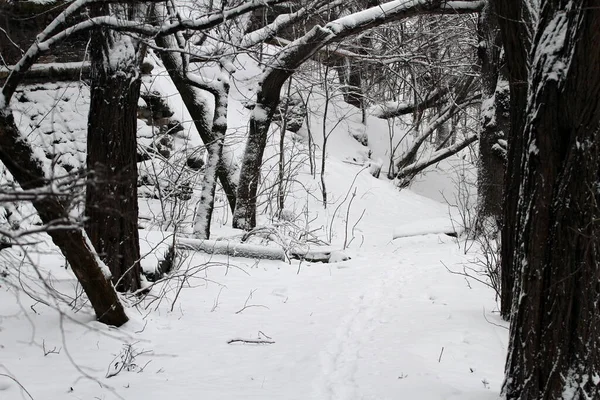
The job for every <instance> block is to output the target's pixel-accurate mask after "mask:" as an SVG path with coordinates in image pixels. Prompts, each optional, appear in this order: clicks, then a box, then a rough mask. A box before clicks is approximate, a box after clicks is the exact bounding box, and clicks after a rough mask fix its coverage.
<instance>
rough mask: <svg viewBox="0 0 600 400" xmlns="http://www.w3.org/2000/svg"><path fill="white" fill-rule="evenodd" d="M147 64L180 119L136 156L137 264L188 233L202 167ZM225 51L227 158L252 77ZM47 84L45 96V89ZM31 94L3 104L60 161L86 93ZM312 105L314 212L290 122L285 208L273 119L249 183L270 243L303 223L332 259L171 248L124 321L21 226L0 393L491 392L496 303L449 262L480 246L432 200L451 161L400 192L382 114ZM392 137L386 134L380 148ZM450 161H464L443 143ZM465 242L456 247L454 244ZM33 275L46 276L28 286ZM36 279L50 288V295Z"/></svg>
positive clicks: (497, 341)
mask: <svg viewBox="0 0 600 400" xmlns="http://www.w3.org/2000/svg"><path fill="white" fill-rule="evenodd" d="M155 62H156V65H155V69H154V71H153V74H154V75H153V76H151V77H145V78H144V83H145V85H147V86H146V89H145V90H146V91H148V92H152V91H157V92H158V93H159V94H160V95H161V96H163V97H164V98H165V99H166V100H165V101H166V103H167V104H168V105H169V107H170V109H171V111H172V112H173V115H172V116H171V117H170V118H171V119H172V120H175V121H177V122H178V123H180V124H181V127H182V128H183V129H181V130H180V129H179V128H178V133H177V134H176V135H174V136H173V143H174V144H172V151H171V153H169V155H168V157H167V156H165V155H164V154H162V153H160V151H158V150H157V151H156V152H155V151H154V150H152V151H149V152H148V154H149V155H148V159H146V160H144V161H141V162H140V163H139V164H138V165H139V167H140V174H141V175H142V176H146V178H144V179H147V182H145V184H146V186H147V188H146V190H145V191H144V190H142V191H141V192H142V194H143V195H144V197H143V198H140V225H141V228H142V229H141V230H140V237H141V242H142V243H141V245H142V249H141V250H142V254H143V257H144V258H143V260H142V265H143V267H144V269H145V270H146V271H151V270H153V269H154V268H155V267H156V265H157V264H158V262H159V260H162V259H163V258H164V255H165V253H166V251H167V249H168V247H169V245H171V244H172V242H173V235H174V234H176V235H182V236H185V235H187V234H189V233H190V232H191V228H192V217H193V211H194V207H195V202H196V201H197V199H198V196H199V190H200V188H199V187H198V184H199V182H200V179H199V176H200V174H201V172H198V171H195V170H192V169H189V168H187V167H185V163H186V162H187V160H188V159H189V157H190V155H192V154H196V153H198V154H202V149H201V148H200V147H199V146H200V143H201V142H200V140H199V138H198V134H197V132H196V131H195V128H194V126H193V124H191V123H190V116H189V113H187V110H185V107H184V106H183V105H182V103H181V101H180V98H178V95H177V94H176V93H175V92H176V91H175V90H174V88H173V86H172V84H171V83H170V81H169V80H168V79H167V78H166V76H165V74H164V70H162V69H161V66H160V63H158V62H157V61H155ZM238 63H239V65H237V67H238V72H237V73H236V75H235V84H234V85H232V90H231V93H230V106H229V121H228V125H229V131H228V137H229V139H228V140H229V142H228V143H227V145H228V149H227V151H229V152H230V154H231V159H232V160H236V159H239V157H240V155H241V151H242V150H243V144H244V140H243V134H244V132H245V130H246V126H247V124H248V118H249V113H250V111H249V110H248V109H247V107H246V105H247V102H248V101H249V99H251V98H252V93H253V90H255V86H256V76H257V75H258V72H259V69H258V67H257V66H256V64H253V63H252V62H251V61H250V60H249V59H245V58H244V57H243V56H242V57H240V60H238ZM208 72H209V71H208ZM303 84H304V83H303V82H302V81H300V80H299V81H298V82H297V89H296V90H297V92H299V93H303V92H302V86H303ZM52 91H54V93H55V94H56V93H58V94H57V95H56V96H58V97H56V96H55V97H51V93H52ZM38 92H39V91H38ZM38 92H36V91H33V90H31V91H29V92H28V93H24V94H23V95H24V96H25V95H27V96H28V98H29V102H27V101H23V102H22V103H21V104H22V106H21V108H19V113H21V114H20V115H21V120H20V124H21V128H22V129H23V130H27V129H29V130H30V131H31V132H32V134H34V135H37V137H38V138H39V140H38V141H36V143H38V142H39V144H40V148H42V147H43V148H45V149H49V148H51V149H53V151H55V152H57V153H60V154H61V156H60V157H62V158H61V160H64V161H61V162H59V163H58V164H60V165H63V166H64V165H72V166H73V167H79V166H81V165H82V164H83V162H84V160H85V154H84V152H85V145H84V139H85V131H84V129H85V115H86V114H87V107H88V102H89V100H87V99H88V98H89V94H87V92H86V88H85V87H78V88H64V89H62V88H55V87H46V88H45V91H41V92H39V93H38ZM61 93H62V94H61ZM44 96H45V97H44ZM46 97H47V98H46ZM32 104H37V105H36V106H35V107H33V105H32ZM56 104H58V105H59V106H60V105H61V104H63V106H60V107H56V106H55V105H56ZM324 104H325V100H324V93H323V91H322V90H321V89H316V90H315V91H314V93H313V94H312V99H311V100H309V102H308V109H309V110H310V112H309V121H311V123H310V125H309V127H310V130H311V131H312V133H313V135H314V137H315V144H316V161H317V162H318V163H319V165H320V162H321V157H322V151H321V149H322V143H323V140H322V134H323V132H325V133H326V134H327V135H328V136H329V140H328V144H327V150H326V159H325V165H326V173H325V178H324V179H325V182H326V188H327V193H328V198H329V201H328V204H327V207H326V208H324V207H323V204H322V195H321V181H320V177H319V174H318V173H316V174H315V175H314V176H313V174H311V171H310V166H309V152H308V143H307V136H308V131H307V126H306V124H304V125H303V126H302V128H301V129H300V130H299V131H298V133H292V132H287V133H286V138H285V149H286V158H287V160H288V163H287V168H286V174H287V175H286V177H287V181H288V186H287V187H286V198H285V209H286V213H285V218H283V217H282V218H280V219H278V218H276V216H275V213H274V210H275V208H276V199H275V197H276V196H275V195H274V194H273V193H274V189H273V188H272V185H274V184H275V182H276V176H275V173H276V165H277V158H276V154H277V151H278V148H279V137H280V136H279V134H280V133H279V128H278V126H277V125H276V124H274V125H273V127H272V135H271V136H270V138H269V144H268V148H267V153H266V155H265V160H266V161H265V165H264V167H263V177H262V181H261V189H260V190H259V192H260V193H261V195H260V201H259V209H258V212H259V225H262V226H267V227H269V229H271V232H275V236H277V235H280V236H281V237H284V239H283V240H284V241H285V240H288V239H286V238H290V237H293V238H298V237H299V236H301V235H305V236H310V237H312V238H313V239H314V242H315V243H316V242H327V243H328V244H329V245H330V246H331V248H333V249H334V250H335V251H336V252H337V253H336V254H337V255H338V256H339V259H338V260H336V259H334V260H332V261H339V262H331V263H327V264H325V263H311V262H307V261H298V260H290V261H289V262H281V261H267V260H254V259H244V258H231V257H227V256H222V255H207V254H204V253H200V252H191V251H180V252H179V253H178V254H177V255H176V258H175V264H176V270H175V271H174V272H173V273H172V276H171V277H170V278H169V279H166V280H163V281H159V282H157V283H154V284H150V283H148V285H150V292H149V294H148V295H147V296H145V297H135V296H128V297H124V301H125V303H126V304H127V305H128V308H127V312H128V315H129V316H130V318H131V321H130V322H128V323H127V324H126V325H125V326H123V327H122V328H119V329H111V328H108V327H106V326H105V325H102V324H100V323H97V322H95V321H94V318H93V314H92V313H91V311H90V309H89V306H88V305H87V304H85V303H84V302H83V301H82V299H81V297H80V295H81V289H80V288H79V287H78V285H77V283H76V280H75V278H74V276H73V275H72V274H71V272H70V270H67V269H65V267H64V260H63V259H62V258H61V257H60V256H59V254H58V251H57V249H56V248H54V247H53V246H51V245H50V244H49V243H48V242H49V241H48V238H47V237H45V236H41V235H40V236H35V241H41V243H32V244H31V245H29V246H26V247H25V248H24V249H11V250H9V251H6V250H4V251H2V252H0V257H2V258H3V259H4V262H3V265H12V266H16V265H18V266H19V268H18V271H19V274H17V273H16V271H17V268H15V267H12V268H7V269H6V270H5V271H3V270H1V269H0V304H2V308H1V309H0V398H1V399H9V400H13V399H15V400H17V399H28V398H31V399H36V400H37V399H46V400H54V399H57V400H58V399H93V398H100V399H107V400H108V399H127V400H141V399H162V398H165V397H169V398H171V399H194V398H202V399H223V400H225V399H227V400H230V399H231V400H233V399H247V398H252V399H285V400H287V399H315V400H321V399H336V400H342V399H346V400H353V399H373V400H374V399H424V400H429V399H431V400H437V399H455V400H459V399H460V400H470V399H472V400H476V399H477V400H480V399H493V398H496V396H497V394H498V392H499V390H500V385H501V383H502V379H503V366H504V355H505V351H506V345H507V329H506V323H504V322H503V321H502V320H501V319H500V318H499V317H498V315H497V313H496V312H495V311H496V309H497V305H496V302H495V298H494V296H495V294H494V292H493V291H492V290H491V289H489V288H488V287H487V286H485V285H482V284H481V283H479V282H477V281H476V280H474V279H469V278H465V277H464V276H461V275H457V274H452V273H451V272H450V271H449V270H448V269H450V270H453V271H459V272H460V271H463V268H464V267H465V266H467V267H469V266H472V267H474V268H476V266H475V264H474V263H473V262H474V261H473V260H474V259H476V258H477V251H478V249H477V245H476V244H465V243H464V241H463V240H464V239H460V240H459V239H457V238H454V237H450V236H448V235H446V234H445V233H454V232H456V231H459V232H460V229H461V221H460V217H459V216H458V214H460V213H457V212H456V210H449V208H448V205H447V204H445V203H444V202H443V197H447V198H449V199H453V198H456V196H459V195H460V194H459V193H458V192H457V189H456V187H455V185H454V183H453V182H452V180H450V179H447V178H448V176H451V175H452V174H454V173H455V171H452V172H443V173H436V172H432V173H429V174H426V175H424V176H423V177H421V178H419V180H418V181H417V182H416V183H415V185H414V189H415V191H412V190H410V189H403V190H401V191H400V190H399V189H398V188H396V187H395V186H394V184H393V182H391V181H388V180H387V179H386V178H385V177H384V176H385V171H386V168H387V165H388V164H387V163H388V162H389V161H388V159H389V155H388V154H387V153H386V151H387V149H388V148H389V141H390V139H389V136H388V135H389V131H388V128H389V127H388V124H387V122H386V121H385V120H380V119H377V118H374V117H371V116H369V117H368V118H367V124H366V125H363V124H362V123H361V115H360V112H357V111H356V110H355V109H354V108H353V107H352V106H349V105H347V104H346V103H344V102H343V101H342V99H341V98H340V97H339V96H338V97H333V98H332V99H331V101H330V103H329V107H330V108H329V114H328V116H327V118H325V121H326V122H325V124H324V122H323V121H324V118H323V113H324ZM27 106H29V108H28V107H27ZM61 107H62V108H61ZM32 109H35V114H38V115H45V118H44V121H54V122H53V123H54V125H49V122H46V123H45V124H46V125H48V126H51V127H52V126H53V127H58V128H56V129H58V130H61V129H64V131H69V132H72V135H73V137H74V138H73V139H69V141H70V142H72V143H71V144H70V145H69V146H71V147H69V149H67V150H65V149H64V148H63V146H66V145H63V141H62V139H61V138H62V137H63V135H61V134H60V133H58V134H56V135H55V137H58V139H57V140H50V142H51V143H50V142H48V141H47V140H45V139H43V138H45V137H46V136H44V135H47V136H48V137H49V133H50V132H53V133H56V132H54V131H52V129H51V128H48V129H47V130H48V132H46V131H44V130H43V129H42V130H40V129H38V128H39V126H40V124H37V125H36V122H35V119H34V118H33V117H32V115H33V114H32V113H31V111H30V110H32ZM75 112H76V113H75ZM41 125H43V124H41ZM46 125H43V126H46ZM323 125H325V127H324V126H323ZM138 126H139V128H140V137H141V138H145V139H144V140H141V144H143V145H144V146H146V148H147V149H154V148H153V147H152V146H153V145H154V146H156V135H160V134H163V133H164V132H163V133H161V132H158V131H157V130H156V129H155V127H152V126H148V124H147V123H146V122H145V121H144V120H143V119H140V120H139V121H138ZM401 128H402V126H401V125H399V126H398V127H397V129H401ZM357 133H358V134H359V135H358V136H360V134H362V135H364V134H366V136H367V137H368V144H369V146H368V147H366V146H364V145H363V144H361V143H359V142H358V141H357V140H356V139H355V138H354V137H353V136H357ZM82 135H83V136H82ZM401 136H402V135H397V136H396V137H395V139H393V140H396V142H393V141H392V143H393V145H394V146H395V145H396V144H397V141H398V140H399V138H400V137H401ZM36 140H37V139H36ZM402 146H408V143H403V144H402ZM73 148H75V149H76V150H77V151H71V150H70V149H73ZM155 148H158V147H155ZM46 153H47V154H50V152H49V150H47V151H46ZM46 158H47V159H49V160H50V159H51V158H52V157H50V156H48V157H46ZM168 160H171V161H172V163H169V162H167V161H168ZM370 161H373V162H380V163H382V164H383V173H382V175H381V178H380V179H377V178H375V177H373V176H372V175H371V174H370V173H369V167H368V166H369V162H370ZM448 163H454V164H453V165H455V166H456V165H459V166H462V167H464V165H465V163H463V162H462V159H461V158H460V157H458V156H457V157H455V158H454V159H453V160H451V161H448ZM73 164H77V165H73ZM173 165H175V167H173ZM444 165H445V164H442V165H440V169H441V170H445V169H446V167H445V166H444ZM62 168H64V167H62ZM67 168H69V167H67ZM464 168H466V169H467V170H469V167H468V166H466V167H464ZM444 177H446V178H444ZM174 182H175V183H176V185H175V183H174ZM183 182H187V183H186V185H187V186H186V187H188V188H191V194H190V197H177V196H175V197H176V198H177V199H178V200H176V201H175V200H174V198H175V197H173V198H169V199H163V198H162V197H160V196H158V195H156V193H155V190H159V191H160V190H167V188H169V187H171V186H170V185H171V184H173V185H175V186H177V188H179V189H181V187H182V186H181V183H183ZM184 186H185V185H184ZM156 188H158V189H156ZM419 193H421V194H425V195H426V196H428V197H425V196H423V195H421V194H419ZM441 193H443V196H442V194H441ZM215 212H216V215H215V216H214V218H213V229H212V232H213V237H214V238H219V237H221V238H222V237H235V236H236V235H237V236H239V235H240V234H241V233H242V232H240V231H237V230H233V229H232V228H231V213H230V211H229V209H228V207H227V204H226V200H225V199H224V195H223V194H222V193H219V194H218V195H217V207H216V210H215ZM450 214H452V215H454V220H451V218H450V216H449V215H450ZM268 237H270V238H272V236H268ZM395 237H396V239H394V238H395ZM256 240H258V241H260V240H262V239H261V238H256ZM465 248H469V249H470V251H469V252H468V253H466V254H465V251H464V250H465ZM25 250H27V251H26V252H25ZM347 258H349V259H347ZM343 259H345V261H341V260H343ZM0 268H3V267H0ZM39 277H44V278H45V279H46V281H47V282H48V284H49V286H48V287H45V286H42V284H41V283H40V279H39ZM48 292H50V293H52V294H53V295H54V296H56V297H59V298H62V299H63V300H66V301H65V302H58V301H56V300H55V298H54V297H52V296H49V295H48ZM57 309H58V310H60V311H61V312H60V313H59V312H57Z"/></svg>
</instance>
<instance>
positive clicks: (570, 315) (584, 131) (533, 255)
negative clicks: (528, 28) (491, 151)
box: [503, 0, 600, 400]
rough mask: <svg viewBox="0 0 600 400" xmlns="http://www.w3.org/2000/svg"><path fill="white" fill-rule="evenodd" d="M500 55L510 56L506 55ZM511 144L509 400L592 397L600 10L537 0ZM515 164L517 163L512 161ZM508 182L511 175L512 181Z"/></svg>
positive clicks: (582, 1) (596, 357) (596, 327)
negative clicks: (515, 155) (517, 131)
mask: <svg viewBox="0 0 600 400" xmlns="http://www.w3.org/2000/svg"><path fill="white" fill-rule="evenodd" d="M507 55H508V54H507ZM530 60H531V61H530V65H531V69H530V74H529V82H530V88H529V92H528V93H529V96H528V104H527V109H526V114H525V115H526V116H525V121H524V129H523V131H522V136H523V141H522V145H521V146H520V147H518V148H517V147H516V146H515V145H514V144H512V146H513V151H519V152H520V154H521V157H520V159H521V160H522V164H521V165H520V177H521V181H520V186H519V188H520V193H521V196H520V197H519V200H518V203H517V210H516V211H517V212H516V215H515V216H514V217H513V218H515V219H517V220H518V221H519V223H518V226H519V227H520V230H519V231H518V232H515V231H513V234H514V235H515V237H516V240H515V242H514V245H515V247H514V248H513V254H514V256H513V265H512V267H513V269H514V270H515V271H518V273H517V275H516V276H517V279H518V280H519V283H518V284H517V285H515V291H514V292H513V296H514V299H515V300H514V302H513V310H512V320H511V327H510V343H509V353H508V358H507V364H506V380H505V383H504V387H503V395H504V396H505V398H506V399H508V400H533V399H536V400H554V399H559V398H560V399H563V400H576V399H600V385H599V384H598V381H599V380H600V376H599V372H600V313H599V312H598V304H599V302H600V286H599V285H600V284H599V282H600V264H599V263H600V210H599V208H598V204H599V201H600V193H599V190H598V179H599V171H600V147H599V146H600V143H599V140H600V131H599V126H600V8H598V7H597V4H596V2H595V1H593V0H570V1H568V0H546V1H542V5H541V12H540V15H539V22H538V24H537V32H536V34H535V36H534V42H533V48H532V51H531V59H530ZM514 167H515V168H517V166H514ZM512 183H513V184H514V182H512Z"/></svg>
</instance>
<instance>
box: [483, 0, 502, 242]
mask: <svg viewBox="0 0 600 400" xmlns="http://www.w3.org/2000/svg"><path fill="white" fill-rule="evenodd" d="M496 18H497V16H496V10H495V9H494V3H493V2H488V3H487V4H486V6H485V8H484V9H483V10H482V12H481V13H480V16H479V27H478V28H479V29H478V30H479V43H480V45H479V49H478V55H479V63H480V67H481V80H482V92H483V97H484V98H483V102H482V107H481V114H482V117H481V132H480V134H479V161H478V168H477V173H478V177H477V194H478V196H477V198H478V204H477V208H478V209H477V215H478V227H477V228H478V230H482V229H483V228H484V225H485V222H486V221H487V220H489V219H491V220H492V221H493V222H494V223H495V224H496V227H497V228H500V226H501V221H502V192H503V186H504V171H505V169H506V166H505V161H506V154H505V146H503V145H502V143H501V142H500V141H501V140H506V134H508V128H509V121H508V107H509V104H508V101H509V93H508V90H509V88H508V81H507V80H506V78H505V77H504V76H503V74H502V71H501V69H502V67H501V64H502V63H501V61H502V60H501V58H500V57H501V56H500V55H501V50H502V40H501V37H500V30H499V28H498V22H497V20H496ZM481 233H483V232H481Z"/></svg>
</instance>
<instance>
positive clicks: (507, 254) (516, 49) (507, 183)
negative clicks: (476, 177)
mask: <svg viewBox="0 0 600 400" xmlns="http://www.w3.org/2000/svg"><path fill="white" fill-rule="evenodd" d="M490 2H492V3H493V5H494V6H495V8H496V14H497V15H498V26H499V27H500V32H501V36H502V43H503V45H504V52H505V55H506V69H507V74H508V81H509V88H510V121H509V124H510V127H509V131H508V137H507V142H508V153H507V165H506V173H505V180H504V212H503V218H502V231H501V238H502V245H501V251H500V256H501V257H500V258H501V269H500V273H501V288H502V290H501V294H500V314H501V315H502V317H503V318H505V319H509V318H510V313H511V309H512V303H513V296H512V294H513V291H514V290H513V289H514V288H513V287H514V284H515V271H513V265H514V259H513V250H514V248H515V247H516V233H517V232H519V230H520V229H519V220H518V218H517V217H516V216H517V201H518V199H519V182H520V181H521V169H520V168H521V157H522V155H521V148H522V147H523V126H524V121H525V108H526V106H527V79H528V76H527V55H528V53H529V49H530V47H531V32H530V29H531V28H530V27H531V26H533V16H532V15H531V13H529V12H528V11H527V10H526V9H525V6H524V2H520V4H517V5H515V2H514V0H490Z"/></svg>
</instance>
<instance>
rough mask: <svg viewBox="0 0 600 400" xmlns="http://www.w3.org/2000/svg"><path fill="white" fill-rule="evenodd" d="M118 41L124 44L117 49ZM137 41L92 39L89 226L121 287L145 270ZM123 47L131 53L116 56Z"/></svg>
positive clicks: (102, 34) (133, 285)
mask: <svg viewBox="0 0 600 400" xmlns="http://www.w3.org/2000/svg"><path fill="white" fill-rule="evenodd" d="M114 41H119V45H120V46H121V47H120V48H118V49H116V48H115V47H116V46H115V43H114ZM127 46H130V47H129V48H127ZM136 46H137V45H136V43H134V41H133V40H131V39H130V38H129V37H122V36H119V35H118V34H115V33H114V32H106V31H104V30H97V31H95V32H93V33H92V39H91V45H90V48H91V52H90V59H91V69H92V74H91V76H92V82H91V88H90V91H91V99H90V113H89V117H88V135H87V166H88V170H89V172H90V179H88V185H87V189H86V205H85V215H86V218H87V219H86V231H87V233H88V235H89V237H90V240H91V242H92V244H93V245H94V247H95V248H96V251H97V252H98V255H99V256H100V258H101V259H102V260H103V261H104V262H105V263H106V265H108V267H109V268H110V270H111V272H112V275H113V278H112V279H113V283H114V284H115V286H116V288H117V290H119V291H135V290H138V289H139V288H140V274H141V269H140V264H139V261H140V245H139V234H138V224H137V221H138V203H137V201H138V199H137V163H136V160H137V150H136V147H137V140H136V134H137V104H138V98H139V95H140V72H139V64H140V58H141V56H140V53H139V52H140V50H139V49H138V48H136ZM131 47H133V48H131ZM117 50H120V51H122V52H124V53H126V54H121V57H122V58H121V59H120V60H118V61H115V60H114V58H115V57H119V56H118V55H117V54H118V53H117ZM115 63H116V65H115Z"/></svg>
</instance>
